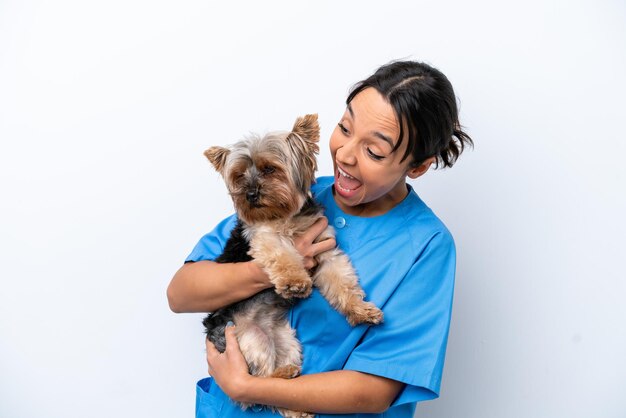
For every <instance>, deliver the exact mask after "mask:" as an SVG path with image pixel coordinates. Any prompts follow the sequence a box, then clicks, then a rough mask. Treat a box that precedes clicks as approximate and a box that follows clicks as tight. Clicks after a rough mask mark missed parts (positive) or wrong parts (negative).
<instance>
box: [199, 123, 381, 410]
mask: <svg viewBox="0 0 626 418" xmlns="http://www.w3.org/2000/svg"><path fill="white" fill-rule="evenodd" d="M318 141H319V125H318V122H317V115H306V116H304V117H300V118H298V119H297V120H296V122H295V124H294V126H293V128H292V131H291V132H273V133H270V134H267V135H265V136H263V137H259V136H251V137H249V138H247V139H244V140H242V141H240V142H238V143H236V144H234V145H233V146H231V147H229V148H224V147H212V148H209V149H208V150H207V151H205V155H206V157H207V158H208V159H209V161H210V162H211V163H212V164H213V166H214V167H215V169H216V170H217V171H218V172H219V173H220V174H221V175H222V176H223V177H224V180H225V182H226V186H227V187H228V191H229V193H230V195H231V197H232V199H233V203H234V206H235V210H236V212H237V216H238V223H237V225H236V227H235V228H234V230H233V232H232V234H231V237H230V239H229V240H228V242H227V243H226V247H225V249H224V252H223V254H222V255H221V256H220V257H218V258H217V259H216V262H219V263H231V262H243V261H250V260H252V259H254V260H255V262H257V263H258V264H259V265H260V266H261V267H262V268H263V270H264V271H265V272H266V273H267V275H268V276H269V279H270V281H271V283H272V284H273V285H274V288H273V289H269V290H266V291H263V292H260V293H258V294H256V295H254V296H252V297H250V298H248V299H246V300H243V301H241V302H238V303H236V304H233V305H230V306H227V307H225V308H222V309H219V310H217V311H216V312H213V313H211V314H209V315H208V316H207V317H206V318H205V319H204V321H203V324H204V325H205V327H206V332H207V338H208V339H209V340H210V341H211V342H213V344H215V346H216V347H217V349H218V350H219V351H221V352H223V351H224V350H225V348H226V341H225V338H224V328H225V327H226V324H227V322H228V321H233V322H234V323H235V325H236V328H235V330H236V335H237V339H238V341H239V344H240V346H241V351H242V353H243V355H244V357H245V359H246V361H247V363H248V366H249V368H250V373H251V374H253V375H257V376H273V377H281V378H293V377H296V376H298V375H299V374H300V371H301V365H302V354H301V347H300V343H299V341H298V340H297V339H296V337H295V331H294V330H293V329H292V328H291V327H290V326H289V322H288V320H287V318H286V313H287V310H288V309H289V307H290V306H291V303H292V301H293V298H305V297H307V296H309V294H310V293H311V286H312V285H315V286H316V287H318V288H319V290H320V292H321V293H322V295H323V296H324V297H325V298H326V299H327V300H328V301H329V302H330V304H331V305H332V306H333V307H334V308H335V309H337V310H338V311H339V312H341V313H342V314H344V315H345V316H346V317H347V320H348V322H349V323H350V324H351V325H356V324H360V323H368V324H378V323H380V322H381V321H382V318H383V314H382V311H380V310H379V309H378V308H377V307H376V306H374V304H372V303H370V302H365V301H364V300H363V297H364V292H363V290H362V289H361V287H360V286H359V284H358V278H357V275H356V273H355V271H354V268H353V267H352V265H351V264H350V261H349V259H348V257H347V256H346V255H345V254H344V253H342V252H341V251H340V250H338V249H337V248H335V249H333V250H330V251H326V252H324V253H322V254H319V255H318V256H317V257H316V259H317V262H318V265H317V267H316V268H315V270H314V271H313V272H312V276H313V277H311V276H310V275H309V272H307V271H306V270H305V268H304V267H303V262H302V256H301V255H300V254H299V253H298V251H297V250H296V248H295V247H294V241H293V239H294V237H297V236H299V235H301V234H302V233H304V232H305V231H306V230H307V229H308V228H309V227H310V226H311V225H313V223H315V221H317V220H318V219H319V218H320V217H322V216H323V208H322V207H320V206H319V205H318V204H317V203H316V202H315V201H314V200H313V198H312V197H311V193H310V191H309V188H310V186H311V184H312V182H313V181H314V173H315V170H316V169H317V163H316V158H315V154H317V152H318V151H319V148H318V145H317V142H318ZM333 236H334V231H333V230H332V228H330V227H329V228H328V229H327V230H326V231H325V232H324V233H323V234H322V235H321V236H320V237H318V240H324V239H328V238H331V237H333ZM247 406H248V405H242V407H244V408H245V407H247ZM279 411H280V413H281V414H282V415H283V416H286V417H309V416H311V415H310V414H308V413H302V412H295V411H289V410H284V409H279Z"/></svg>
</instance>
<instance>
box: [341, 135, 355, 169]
mask: <svg viewBox="0 0 626 418" xmlns="http://www.w3.org/2000/svg"><path fill="white" fill-rule="evenodd" d="M337 160H338V161H339V162H340V163H342V164H345V165H354V164H356V155H355V147H354V143H353V142H352V141H346V142H345V143H344V144H343V145H342V146H341V147H340V148H339V149H337Z"/></svg>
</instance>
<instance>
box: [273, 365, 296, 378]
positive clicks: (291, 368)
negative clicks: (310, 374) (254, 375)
mask: <svg viewBox="0 0 626 418" xmlns="http://www.w3.org/2000/svg"><path fill="white" fill-rule="evenodd" d="M301 371H302V370H301V368H300V367H298V366H296V365H293V364H290V365H288V366H281V367H278V368H276V370H274V373H272V377H279V378H281V379H293V378H294V377H298V376H300V372H301Z"/></svg>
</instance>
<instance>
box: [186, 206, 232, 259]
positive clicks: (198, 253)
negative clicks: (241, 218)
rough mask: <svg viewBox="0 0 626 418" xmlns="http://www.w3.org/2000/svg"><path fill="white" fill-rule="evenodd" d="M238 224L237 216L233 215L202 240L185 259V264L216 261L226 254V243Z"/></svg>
mask: <svg viewBox="0 0 626 418" xmlns="http://www.w3.org/2000/svg"><path fill="white" fill-rule="evenodd" d="M236 224H237V216H236V215H231V216H229V217H228V218H226V219H224V220H223V221H222V222H220V223H219V224H217V226H216V227H215V228H214V229H213V230H212V231H211V232H209V233H208V234H206V235H205V236H203V237H202V238H200V241H198V243H197V244H196V246H195V247H194V248H193V250H192V251H191V254H189V255H188V256H187V258H186V259H185V263H188V262H191V261H201V260H215V259H216V258H217V257H218V256H219V255H221V254H222V253H223V252H224V246H225V245H226V241H228V238H230V233H231V231H232V230H233V229H234V228H235V225H236Z"/></svg>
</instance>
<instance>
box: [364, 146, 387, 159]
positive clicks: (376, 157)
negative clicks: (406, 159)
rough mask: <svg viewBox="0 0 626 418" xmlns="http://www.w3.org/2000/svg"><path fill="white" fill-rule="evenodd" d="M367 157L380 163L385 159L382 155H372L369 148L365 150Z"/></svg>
mask: <svg viewBox="0 0 626 418" xmlns="http://www.w3.org/2000/svg"><path fill="white" fill-rule="evenodd" d="M367 155H369V156H370V157H372V158H373V159H375V160H377V161H380V160H382V159H383V158H385V157H384V156H382V155H378V154H375V153H373V152H372V150H371V149H369V148H367Z"/></svg>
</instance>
